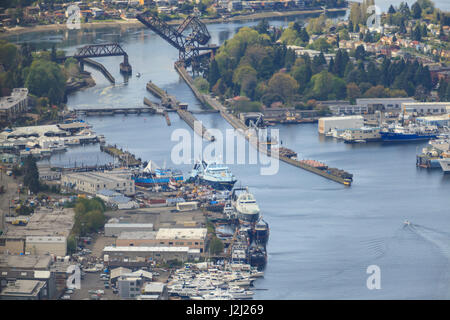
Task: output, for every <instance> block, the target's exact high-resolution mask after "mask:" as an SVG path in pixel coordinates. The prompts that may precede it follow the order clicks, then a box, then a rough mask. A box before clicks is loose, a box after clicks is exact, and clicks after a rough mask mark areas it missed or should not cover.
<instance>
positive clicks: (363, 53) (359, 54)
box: [355, 44, 366, 60]
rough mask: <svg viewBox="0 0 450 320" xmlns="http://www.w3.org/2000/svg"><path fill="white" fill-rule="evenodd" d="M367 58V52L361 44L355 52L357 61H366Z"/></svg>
mask: <svg viewBox="0 0 450 320" xmlns="http://www.w3.org/2000/svg"><path fill="white" fill-rule="evenodd" d="M365 56H366V50H365V49H364V46H363V45H362V44H360V45H359V46H357V47H356V50H355V59H356V60H364V57H365Z"/></svg>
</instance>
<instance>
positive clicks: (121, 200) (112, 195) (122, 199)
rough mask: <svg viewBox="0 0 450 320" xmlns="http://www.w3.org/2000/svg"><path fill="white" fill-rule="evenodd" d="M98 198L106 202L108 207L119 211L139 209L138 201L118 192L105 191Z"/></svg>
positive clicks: (101, 191)
mask: <svg viewBox="0 0 450 320" xmlns="http://www.w3.org/2000/svg"><path fill="white" fill-rule="evenodd" d="M96 196H97V197H99V198H100V199H102V200H103V201H105V203H106V204H107V205H109V206H111V207H116V208H117V209H119V210H122V209H133V208H139V205H138V203H137V202H136V201H133V200H132V199H131V198H129V197H126V196H124V195H123V194H121V193H119V192H116V191H112V190H107V189H103V190H100V191H99V192H98V193H97V195H96Z"/></svg>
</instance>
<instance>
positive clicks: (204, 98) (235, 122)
mask: <svg viewBox="0 0 450 320" xmlns="http://www.w3.org/2000/svg"><path fill="white" fill-rule="evenodd" d="M175 70H176V71H177V72H178V74H179V75H180V76H181V78H183V80H184V81H185V82H186V84H187V85H188V86H189V88H190V89H191V90H192V92H193V93H194V95H195V96H196V97H197V98H198V100H200V102H201V103H202V104H203V105H205V106H206V107H208V108H213V109H215V110H217V111H218V112H219V113H220V115H221V116H222V117H223V118H224V119H225V120H226V121H227V122H228V123H229V124H230V125H231V126H232V127H233V128H234V129H236V130H239V131H241V132H243V133H245V132H248V127H247V126H246V125H245V123H244V122H242V121H241V120H240V119H238V118H237V117H235V116H234V115H233V114H231V113H230V112H229V111H228V110H227V108H226V107H225V106H223V105H222V104H221V103H220V102H219V101H217V100H216V99H213V98H212V97H211V96H210V95H207V94H203V93H201V92H200V91H199V90H198V89H197V88H196V87H195V85H194V80H193V79H192V77H191V76H190V75H189V73H188V72H187V70H186V69H185V68H184V66H183V64H182V63H179V62H176V63H175ZM244 136H245V138H246V139H247V140H248V142H249V143H250V144H251V145H253V147H255V148H256V149H257V150H258V151H259V152H262V153H264V154H266V155H268V156H271V157H274V158H278V159H279V160H281V161H283V162H285V163H288V164H290V165H293V166H295V167H297V168H301V169H304V170H307V171H309V172H311V173H314V174H317V175H320V176H322V177H324V178H327V179H329V180H333V181H335V182H338V183H341V184H343V185H345V186H350V185H351V183H352V179H348V178H344V177H343V176H340V175H338V174H336V173H335V172H334V171H330V170H320V169H317V168H314V167H312V166H309V165H307V164H305V163H304V162H302V161H299V160H298V159H296V158H293V157H290V156H288V155H284V154H282V153H281V154H280V153H278V152H271V151H270V149H268V148H267V147H266V145H265V144H262V143H259V142H258V140H257V139H251V137H252V133H251V132H249V133H248V134H247V133H245V134H244Z"/></svg>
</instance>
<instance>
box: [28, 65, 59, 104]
mask: <svg viewBox="0 0 450 320" xmlns="http://www.w3.org/2000/svg"><path fill="white" fill-rule="evenodd" d="M25 86H26V87H27V88H28V90H29V91H30V93H32V94H34V95H36V96H38V97H48V98H49V99H50V102H51V103H52V104H59V103H61V102H62V101H63V97H64V92H65V86H66V77H65V75H64V72H63V71H62V69H61V68H60V67H59V66H58V65H57V64H56V63H54V62H50V61H46V60H42V59H37V60H35V61H33V63H32V64H31V67H30V70H29V72H28V75H27V78H26V81H25Z"/></svg>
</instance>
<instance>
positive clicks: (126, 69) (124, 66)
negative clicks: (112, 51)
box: [120, 54, 132, 74]
mask: <svg viewBox="0 0 450 320" xmlns="http://www.w3.org/2000/svg"><path fill="white" fill-rule="evenodd" d="M131 70H132V69H131V65H130V64H129V63H128V54H124V56H123V62H122V63H121V64H120V73H124V74H131Z"/></svg>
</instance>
